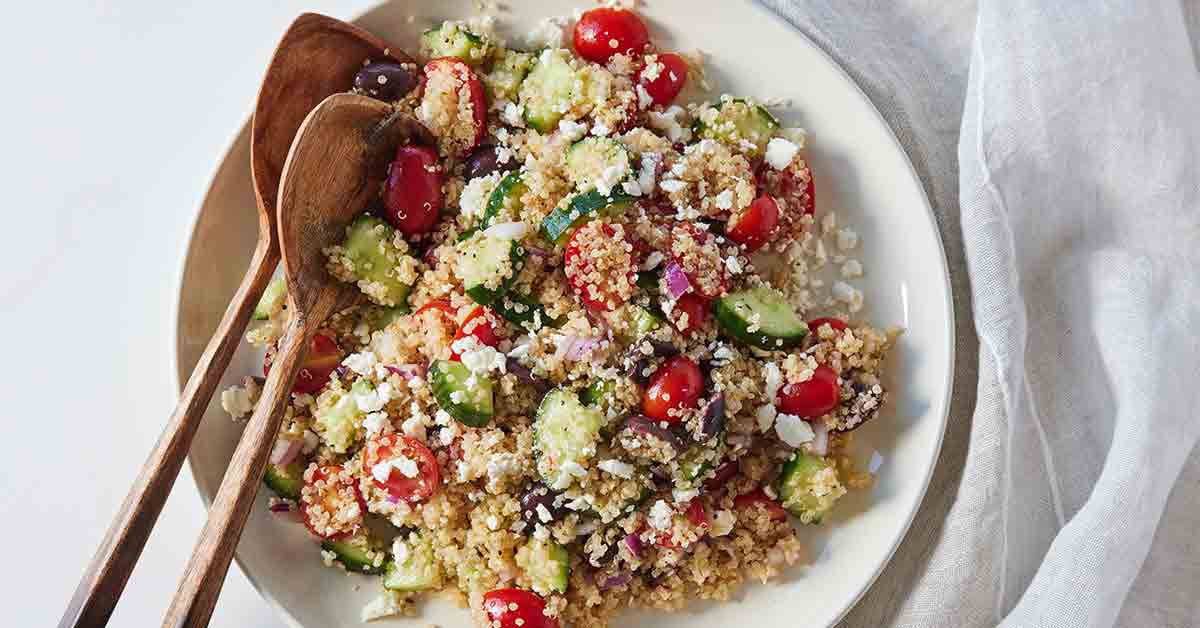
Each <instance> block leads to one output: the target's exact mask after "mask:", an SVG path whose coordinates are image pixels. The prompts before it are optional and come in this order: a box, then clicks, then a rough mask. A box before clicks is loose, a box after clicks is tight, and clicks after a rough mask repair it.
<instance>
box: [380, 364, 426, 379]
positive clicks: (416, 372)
mask: <svg viewBox="0 0 1200 628" xmlns="http://www.w3.org/2000/svg"><path fill="white" fill-rule="evenodd" d="M384 368H386V369H387V370H388V372H390V373H394V374H396V375H399V376H400V377H402V378H404V379H406V380H408V379H412V378H414V377H424V376H425V367H424V366H421V365H420V364H401V365H399V366H392V365H391V364H387V365H384Z"/></svg>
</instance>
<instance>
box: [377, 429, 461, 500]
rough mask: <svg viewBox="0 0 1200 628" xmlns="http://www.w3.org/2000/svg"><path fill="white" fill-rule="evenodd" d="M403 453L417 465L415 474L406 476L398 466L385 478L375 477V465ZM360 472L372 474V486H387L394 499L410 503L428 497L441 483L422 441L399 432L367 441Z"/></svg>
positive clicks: (433, 460) (433, 462) (436, 466)
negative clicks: (373, 482) (373, 484)
mask: <svg viewBox="0 0 1200 628" xmlns="http://www.w3.org/2000/svg"><path fill="white" fill-rule="evenodd" d="M401 456H403V457H404V458H408V459H409V460H412V461H413V462H415V463H416V464H417V474H416V475H415V476H413V477H409V476H407V475H405V474H404V473H402V472H401V471H400V469H397V468H395V467H393V468H392V471H391V473H390V474H389V475H388V477H387V479H386V480H383V481H380V480H379V478H375V477H374V472H373V469H374V468H375V465H377V464H379V463H381V462H386V461H388V460H394V459H396V458H399V457H401ZM363 471H364V472H365V473H367V474H369V475H371V476H372V478H373V479H374V481H375V485H376V486H378V487H379V488H382V489H386V490H387V492H388V494H389V495H391V496H392V497H395V498H396V499H401V500H404V501H406V502H408V503H410V504H415V503H418V502H423V501H425V500H427V499H429V498H430V497H431V496H432V495H433V494H434V493H435V492H437V490H438V488H439V487H440V486H441V484H442V476H441V473H440V472H439V471H438V463H437V458H435V457H434V456H433V452H431V451H429V448H428V447H426V446H425V445H424V444H422V443H421V441H419V440H417V439H415V438H412V437H409V436H401V435H399V434H388V435H386V436H379V437H376V438H374V439H372V440H369V441H367V446H366V450H365V452H364V453H363Z"/></svg>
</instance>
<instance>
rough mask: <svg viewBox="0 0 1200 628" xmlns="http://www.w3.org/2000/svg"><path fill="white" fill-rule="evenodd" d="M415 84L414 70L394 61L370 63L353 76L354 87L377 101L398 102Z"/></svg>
mask: <svg viewBox="0 0 1200 628" xmlns="http://www.w3.org/2000/svg"><path fill="white" fill-rule="evenodd" d="M416 84H417V73H416V68H415V67H412V66H405V65H404V64H401V63H397V62H395V61H372V62H371V63H368V64H367V65H364V66H363V67H362V69H360V70H359V71H358V74H355V75H354V87H356V88H358V89H360V90H362V91H363V92H364V93H366V94H367V95H368V96H370V97H372V98H378V99H379V100H387V101H392V100H399V99H401V98H403V97H404V96H405V95H406V94H408V92H410V91H412V88H413V87H414V86H416Z"/></svg>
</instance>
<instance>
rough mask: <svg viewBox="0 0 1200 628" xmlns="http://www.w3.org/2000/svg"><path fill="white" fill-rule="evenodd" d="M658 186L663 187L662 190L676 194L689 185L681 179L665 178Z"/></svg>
mask: <svg viewBox="0 0 1200 628" xmlns="http://www.w3.org/2000/svg"><path fill="white" fill-rule="evenodd" d="M658 187H660V188H662V191H663V192H666V193H667V194H674V193H675V192H678V191H680V190H682V189H683V188H685V187H687V184H686V183H684V182H683V181H680V180H679V179H664V180H663V181H662V182H661V183H659V184H658Z"/></svg>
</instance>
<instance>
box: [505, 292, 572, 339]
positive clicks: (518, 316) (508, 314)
mask: <svg viewBox="0 0 1200 628" xmlns="http://www.w3.org/2000/svg"><path fill="white" fill-rule="evenodd" d="M489 307H491V308H492V309H493V310H495V311H496V313H497V314H499V315H500V317H501V318H503V319H504V320H506V321H508V322H510V323H512V324H513V325H516V326H518V327H521V328H522V329H529V328H530V327H532V326H533V323H535V322H537V321H539V320H540V321H541V323H542V325H543V326H545V327H552V328H556V329H557V328H559V327H562V326H563V321H561V320H559V319H557V318H553V317H551V316H550V315H548V314H546V308H545V307H543V306H542V304H541V303H539V302H538V301H537V300H536V299H534V298H533V297H530V296H528V295H524V294H517V293H515V292H510V293H508V294H505V295H504V297H503V298H499V299H495V300H493V301H492V303H491V304H490V305H489ZM531 331H537V329H533V330H531Z"/></svg>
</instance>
